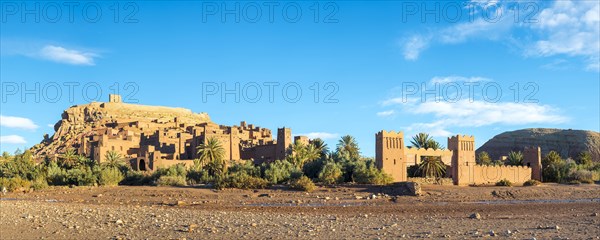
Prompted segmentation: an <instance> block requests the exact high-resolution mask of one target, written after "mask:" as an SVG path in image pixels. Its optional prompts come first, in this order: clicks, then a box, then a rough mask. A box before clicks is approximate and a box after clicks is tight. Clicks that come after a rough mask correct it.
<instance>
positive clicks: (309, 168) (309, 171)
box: [302, 159, 325, 179]
mask: <svg viewBox="0 0 600 240" xmlns="http://www.w3.org/2000/svg"><path fill="white" fill-rule="evenodd" d="M324 165H325V160H323V159H317V160H315V161H310V162H307V163H305V164H304V166H303V167H302V172H303V173H304V175H306V176H307V177H308V178H311V179H316V178H318V177H319V173H320V172H321V170H323V166H324Z"/></svg>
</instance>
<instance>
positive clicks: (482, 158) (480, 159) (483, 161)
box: [476, 151, 493, 166]
mask: <svg viewBox="0 0 600 240" xmlns="http://www.w3.org/2000/svg"><path fill="white" fill-rule="evenodd" d="M476 161H477V164H479V165H484V166H490V165H493V163H492V158H490V155H489V154H488V153H487V152H486V151H483V152H480V153H479V154H477V159H476Z"/></svg>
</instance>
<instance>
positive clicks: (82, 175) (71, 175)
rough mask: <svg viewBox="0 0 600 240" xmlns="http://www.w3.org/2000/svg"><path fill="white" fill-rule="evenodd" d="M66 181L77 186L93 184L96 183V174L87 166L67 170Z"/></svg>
mask: <svg viewBox="0 0 600 240" xmlns="http://www.w3.org/2000/svg"><path fill="white" fill-rule="evenodd" d="M66 177H67V183H68V184H73V185H77V186H94V185H96V184H97V183H98V174H97V173H94V172H93V171H92V169H91V168H90V167H89V166H81V167H79V168H73V169H69V170H67V176H66Z"/></svg>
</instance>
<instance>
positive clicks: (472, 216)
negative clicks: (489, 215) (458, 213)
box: [469, 213, 481, 220]
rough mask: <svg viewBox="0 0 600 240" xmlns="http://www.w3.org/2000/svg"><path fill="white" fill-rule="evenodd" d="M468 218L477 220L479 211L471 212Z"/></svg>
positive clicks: (479, 218) (479, 215) (479, 217)
mask: <svg viewBox="0 0 600 240" xmlns="http://www.w3.org/2000/svg"><path fill="white" fill-rule="evenodd" d="M469 218H470V219H477V220H481V214H479V213H473V214H471V216H469Z"/></svg>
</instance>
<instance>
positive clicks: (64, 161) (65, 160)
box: [60, 148, 77, 168]
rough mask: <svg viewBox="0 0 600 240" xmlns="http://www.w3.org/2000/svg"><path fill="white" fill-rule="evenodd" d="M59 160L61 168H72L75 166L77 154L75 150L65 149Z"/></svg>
mask: <svg viewBox="0 0 600 240" xmlns="http://www.w3.org/2000/svg"><path fill="white" fill-rule="evenodd" d="M60 159H61V165H62V166H63V167H66V168H73V167H75V166H77V153H76V152H75V149H72V148H69V149H67V151H66V152H65V153H63V154H62V155H61V156H60Z"/></svg>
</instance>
